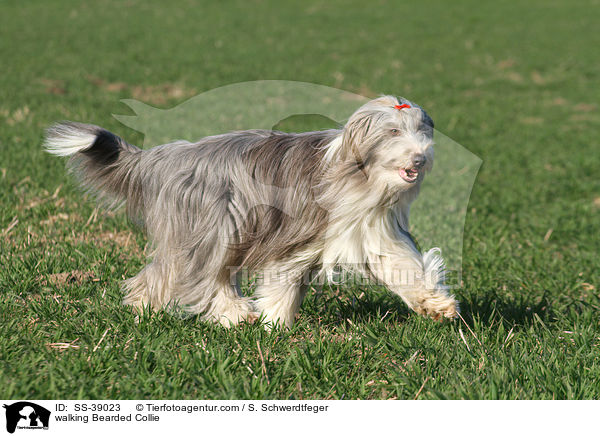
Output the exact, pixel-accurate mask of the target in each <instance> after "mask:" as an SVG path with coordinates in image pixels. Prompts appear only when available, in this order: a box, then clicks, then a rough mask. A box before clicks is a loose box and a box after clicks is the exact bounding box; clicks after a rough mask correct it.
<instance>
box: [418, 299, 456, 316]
mask: <svg viewBox="0 0 600 436" xmlns="http://www.w3.org/2000/svg"><path fill="white" fill-rule="evenodd" d="M415 312H417V313H419V314H420V315H423V316H428V317H430V318H432V319H434V320H436V321H443V320H445V319H455V318H458V314H459V313H460V310H459V307H458V302H457V301H456V300H455V299H454V297H452V296H450V295H444V294H434V295H431V296H429V297H428V298H424V299H423V300H421V301H419V304H418V306H417V307H415Z"/></svg>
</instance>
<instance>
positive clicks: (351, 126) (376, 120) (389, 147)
mask: <svg viewBox="0 0 600 436" xmlns="http://www.w3.org/2000/svg"><path fill="white" fill-rule="evenodd" d="M341 149H342V150H341V151H342V155H343V156H344V158H345V159H348V160H354V161H355V162H356V165H357V166H358V167H359V168H360V169H361V170H363V171H364V173H365V174H366V176H367V178H368V179H370V180H372V181H373V182H375V183H377V184H379V185H380V186H381V184H383V185H385V187H387V188H389V189H392V190H394V191H398V190H408V189H410V188H411V187H413V186H415V185H418V184H419V183H420V182H421V181H422V180H423V177H424V175H425V173H426V172H427V171H429V170H431V168H432V166H433V120H432V119H431V118H430V117H429V115H427V113H426V112H425V111H424V110H423V109H421V107H419V106H418V105H416V104H414V103H412V102H410V101H408V100H405V99H403V98H396V97H392V96H383V97H379V98H377V99H375V100H372V101H370V102H368V103H366V104H365V105H363V106H362V107H360V108H359V109H358V110H357V111H356V112H354V114H352V116H351V117H350V119H349V120H348V122H347V123H346V125H345V126H344V131H343V135H342V143H341Z"/></svg>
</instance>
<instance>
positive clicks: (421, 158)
mask: <svg viewBox="0 0 600 436" xmlns="http://www.w3.org/2000/svg"><path fill="white" fill-rule="evenodd" d="M412 161H413V165H414V166H415V168H421V167H422V166H423V165H425V162H427V158H426V157H425V155H424V154H415V155H414V156H413V158H412Z"/></svg>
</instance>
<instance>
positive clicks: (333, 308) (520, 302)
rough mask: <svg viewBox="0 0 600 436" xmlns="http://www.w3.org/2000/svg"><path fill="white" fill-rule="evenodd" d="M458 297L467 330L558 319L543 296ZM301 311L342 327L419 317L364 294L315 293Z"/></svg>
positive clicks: (397, 303)
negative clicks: (344, 325)
mask: <svg viewBox="0 0 600 436" xmlns="http://www.w3.org/2000/svg"><path fill="white" fill-rule="evenodd" d="M458 294H459V295H458V296H457V297H458V300H459V305H460V313H461V316H462V318H463V320H464V321H465V322H466V323H467V324H469V325H471V326H472V325H473V324H474V323H475V322H479V321H480V322H483V323H485V324H488V325H491V324H492V323H493V322H502V323H504V324H505V326H508V327H509V328H510V327H512V326H514V325H530V324H532V323H534V322H540V321H541V322H542V323H545V324H550V323H553V322H556V320H557V319H558V312H557V311H558V308H557V307H556V306H555V304H556V301H554V300H553V299H552V298H551V297H550V296H549V295H548V294H546V293H544V294H543V295H541V296H540V295H539V294H538V295H535V296H534V295H525V294H523V295H518V296H501V295H498V294H497V293H495V292H486V293H482V294H475V295H473V294H466V295H460V292H459V293H458ZM303 306H304V305H303ZM304 310H306V311H307V312H309V313H311V314H312V315H314V316H317V317H321V318H322V319H323V321H325V322H327V323H331V324H340V323H346V322H347V321H348V320H351V321H352V322H358V323H362V322H364V323H371V322H374V321H375V322H376V321H380V322H389V323H394V324H395V323H402V322H405V321H407V320H408V319H410V318H411V317H412V316H419V315H417V314H415V313H414V312H413V311H411V310H410V309H409V308H408V307H407V306H406V305H405V304H404V303H403V302H402V301H401V300H400V299H399V298H395V297H394V296H393V295H391V294H388V293H386V292H379V291H377V292H368V293H367V295H366V296H362V297H359V296H358V295H357V294H356V293H350V294H346V295H331V293H330V292H327V291H325V292H324V291H316V292H315V294H314V296H313V297H310V298H307V302H306V305H305V306H304ZM459 321H460V320H459ZM460 322H462V321H460Z"/></svg>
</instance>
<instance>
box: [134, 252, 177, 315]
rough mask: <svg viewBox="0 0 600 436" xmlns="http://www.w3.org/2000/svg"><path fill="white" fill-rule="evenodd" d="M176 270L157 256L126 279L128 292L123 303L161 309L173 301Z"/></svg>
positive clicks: (139, 308) (136, 306) (138, 307)
mask: <svg viewBox="0 0 600 436" xmlns="http://www.w3.org/2000/svg"><path fill="white" fill-rule="evenodd" d="M174 273H175V271H174V270H173V268H172V267H171V266H170V265H168V264H166V263H164V262H162V261H161V260H160V259H157V258H155V259H154V260H153V261H152V262H151V263H149V264H148V265H146V266H145V267H144V269H143V270H141V271H140V272H139V273H138V274H137V275H136V276H135V277H132V278H130V279H128V280H125V282H124V283H123V290H124V291H125V292H127V294H126V296H125V298H124V299H123V304H126V305H130V306H133V307H134V308H135V309H138V310H140V311H141V310H143V309H144V308H146V307H150V308H151V309H153V310H155V311H156V310H159V309H161V308H163V307H164V306H165V305H167V304H168V303H169V302H170V301H171V297H172V295H171V293H172V289H173V280H174Z"/></svg>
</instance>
